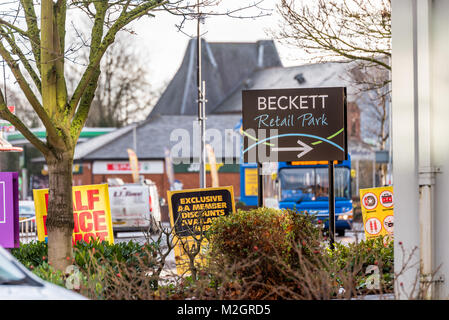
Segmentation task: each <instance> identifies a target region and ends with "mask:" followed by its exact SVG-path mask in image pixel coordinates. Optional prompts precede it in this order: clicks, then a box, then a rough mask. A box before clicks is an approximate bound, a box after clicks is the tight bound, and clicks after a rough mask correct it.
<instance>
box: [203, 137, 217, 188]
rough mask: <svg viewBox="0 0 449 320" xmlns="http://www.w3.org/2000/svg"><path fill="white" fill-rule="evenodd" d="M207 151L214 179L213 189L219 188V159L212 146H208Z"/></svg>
mask: <svg viewBox="0 0 449 320" xmlns="http://www.w3.org/2000/svg"><path fill="white" fill-rule="evenodd" d="M206 150H207V157H208V159H209V163H210V165H209V167H210V174H211V178H212V188H217V187H218V186H219V184H220V183H219V181H218V168H217V159H216V158H215V152H214V149H213V148H212V146H211V145H210V144H206Z"/></svg>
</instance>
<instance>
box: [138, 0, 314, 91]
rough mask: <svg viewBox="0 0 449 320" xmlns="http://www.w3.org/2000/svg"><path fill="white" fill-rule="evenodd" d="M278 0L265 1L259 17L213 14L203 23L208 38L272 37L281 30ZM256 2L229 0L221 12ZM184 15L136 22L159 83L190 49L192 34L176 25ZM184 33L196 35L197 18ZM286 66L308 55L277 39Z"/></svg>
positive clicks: (253, 11)
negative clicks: (188, 45) (275, 31)
mask: <svg viewBox="0 0 449 320" xmlns="http://www.w3.org/2000/svg"><path fill="white" fill-rule="evenodd" d="M277 2H278V0H264V2H263V3H262V5H261V7H263V8H264V9H269V11H264V14H270V16H263V17H259V18H256V19H252V18H249V19H237V18H230V17H227V16H213V17H209V18H207V19H206V22H205V23H204V24H202V25H201V29H202V33H203V32H205V34H204V38H205V39H206V40H207V41H210V42H255V41H257V40H262V39H271V38H272V37H273V36H272V32H271V31H270V30H275V29H278V25H279V21H280V17H279V14H278V13H277V11H276V9H275V5H276V3H277ZM242 3H243V4H245V3H246V4H248V3H254V0H239V1H237V0H225V1H223V5H222V6H221V8H217V9H216V10H219V11H220V12H224V10H226V9H228V8H235V7H236V4H237V5H238V4H242ZM259 12H260V10H258V9H251V10H246V11H242V12H240V13H239V14H240V15H247V16H252V15H253V14H254V15H257V14H258V13H259ZM180 21H181V20H180V18H179V17H175V16H173V15H170V14H167V13H162V12H161V13H157V14H156V17H155V18H151V19H141V20H140V21H137V22H135V23H134V24H133V29H134V30H135V31H136V32H137V35H135V36H134V37H135V43H136V45H138V46H141V47H142V48H143V50H144V51H145V52H147V54H148V61H149V71H150V77H149V80H150V81H151V83H153V84H154V85H155V86H158V85H159V84H161V83H164V82H166V81H169V80H170V79H171V78H172V76H173V75H174V74H175V72H176V70H177V69H178V68H179V66H180V64H181V62H182V58H183V56H184V54H185V49H186V48H187V43H188V41H189V39H190V38H189V36H188V35H186V34H184V33H182V32H180V31H178V29H177V28H176V26H175V25H176V24H179V23H180ZM184 32H185V33H188V34H191V35H196V21H189V22H188V23H187V24H186V26H185V28H184ZM276 46H277V48H278V50H279V52H280V55H281V59H282V62H283V64H284V66H290V65H299V64H304V61H305V58H306V55H304V54H302V53H301V51H299V50H297V49H296V50H295V49H293V48H291V47H287V46H286V45H283V44H282V43H279V42H276Z"/></svg>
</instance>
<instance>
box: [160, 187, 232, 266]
mask: <svg viewBox="0 0 449 320" xmlns="http://www.w3.org/2000/svg"><path fill="white" fill-rule="evenodd" d="M167 198H168V208H169V214H170V223H171V226H172V228H174V230H175V238H174V241H176V243H177V244H176V246H175V256H176V261H177V264H176V266H177V270H178V274H184V273H185V271H186V264H185V262H186V261H188V258H187V257H186V254H185V250H184V248H183V247H182V246H183V243H184V245H185V244H186V243H190V244H194V243H195V241H198V239H199V240H201V241H202V243H201V244H202V246H204V244H205V241H206V239H205V238H204V237H202V235H204V233H205V232H206V231H207V229H209V227H210V226H211V224H212V222H213V221H214V219H217V218H219V217H222V216H226V215H228V214H230V213H231V212H233V211H235V204H234V191H233V188H232V186H229V187H220V188H206V189H189V190H181V191H167ZM177 238H181V239H177ZM200 260H201V257H198V262H199V263H200Z"/></svg>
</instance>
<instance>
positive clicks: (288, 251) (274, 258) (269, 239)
mask: <svg viewBox="0 0 449 320" xmlns="http://www.w3.org/2000/svg"><path fill="white" fill-rule="evenodd" d="M208 238H209V242H210V258H211V261H212V262H213V261H214V260H215V261H219V263H222V264H228V265H236V264H238V263H241V264H242V267H241V268H239V269H238V270H236V274H237V276H238V278H239V279H245V281H249V280H251V281H252V282H253V283H255V282H258V283H259V285H254V290H253V292H252V293H251V294H250V296H249V297H248V298H251V299H259V298H262V297H264V296H265V295H266V294H267V293H268V292H267V288H268V287H270V288H271V287H273V286H276V285H277V284H285V285H287V286H288V287H292V286H294V281H293V279H292V277H291V276H290V275H288V274H286V272H285V270H286V269H289V268H295V266H298V265H299V264H300V263H301V261H300V260H299V259H298V251H297V250H299V251H300V255H301V257H302V258H305V259H309V261H312V259H310V258H311V257H312V256H316V257H319V256H321V252H322V251H323V250H324V247H323V246H322V237H321V228H319V227H317V225H316V223H315V218H314V217H313V216H310V215H307V214H297V213H296V212H294V211H291V210H284V211H281V210H275V209H270V208H258V209H254V210H250V211H238V212H237V213H234V214H231V215H228V216H226V217H223V218H220V219H217V220H215V221H214V223H213V224H212V226H211V227H210V229H209V231H208ZM313 263H314V264H317V263H320V261H319V259H318V260H316V261H314V262H313Z"/></svg>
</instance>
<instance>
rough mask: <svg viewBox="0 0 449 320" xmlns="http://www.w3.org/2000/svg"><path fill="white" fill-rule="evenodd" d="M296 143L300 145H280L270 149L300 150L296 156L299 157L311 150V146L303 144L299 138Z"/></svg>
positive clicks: (279, 150) (278, 150)
mask: <svg viewBox="0 0 449 320" xmlns="http://www.w3.org/2000/svg"><path fill="white" fill-rule="evenodd" d="M298 144H299V145H300V147H282V148H281V147H273V148H272V149H271V150H273V151H276V152H281V151H302V152H301V153H299V154H298V158H301V157H302V156H303V155H305V154H306V153H308V152H310V151H312V150H313V148H312V147H311V146H309V145H307V144H305V143H304V142H302V141H301V140H298Z"/></svg>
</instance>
